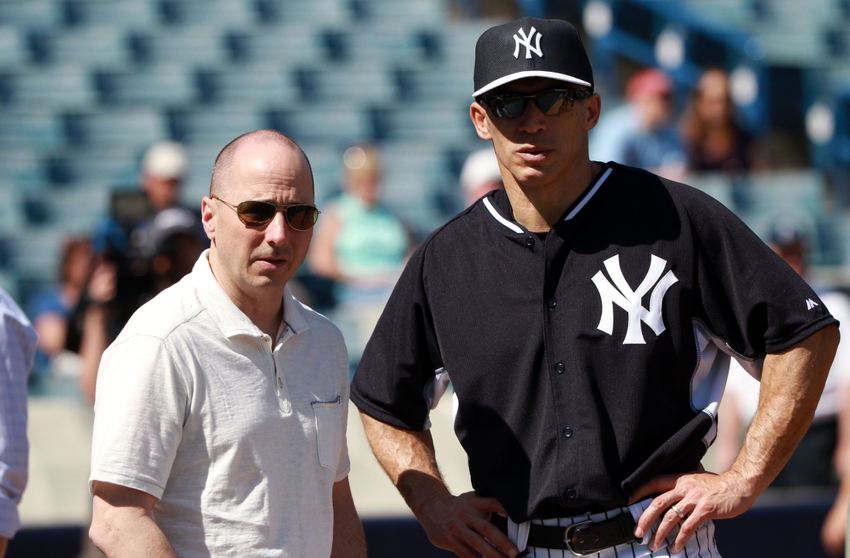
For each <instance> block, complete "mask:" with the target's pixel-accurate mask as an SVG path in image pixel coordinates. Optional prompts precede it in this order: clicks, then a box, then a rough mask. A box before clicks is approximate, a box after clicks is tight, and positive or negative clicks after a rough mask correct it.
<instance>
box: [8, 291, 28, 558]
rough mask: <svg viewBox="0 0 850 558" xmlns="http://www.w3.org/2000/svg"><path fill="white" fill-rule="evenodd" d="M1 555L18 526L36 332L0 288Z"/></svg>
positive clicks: (26, 447)
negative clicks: (28, 397)
mask: <svg viewBox="0 0 850 558" xmlns="http://www.w3.org/2000/svg"><path fill="white" fill-rule="evenodd" d="M0 315H2V318H3V319H2V322H0V558H3V556H5V555H6V546H7V545H8V542H9V539H11V538H12V537H14V536H15V533H16V532H17V531H18V529H20V528H21V519H20V516H19V515H18V504H19V503H20V501H21V497H22V496H23V493H24V488H26V485H27V478H28V459H29V444H28V442H27V377H28V376H29V373H30V371H31V370H32V366H33V361H34V359H35V350H36V334H35V330H34V329H33V328H32V325H31V324H30V321H29V319H28V318H27V317H26V316H25V315H24V313H23V311H22V310H21V309H20V308H19V307H18V305H17V304H16V303H15V301H14V300H12V297H10V296H9V294H8V293H7V292H6V291H4V290H2V289H0Z"/></svg>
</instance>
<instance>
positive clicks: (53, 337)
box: [28, 238, 92, 378]
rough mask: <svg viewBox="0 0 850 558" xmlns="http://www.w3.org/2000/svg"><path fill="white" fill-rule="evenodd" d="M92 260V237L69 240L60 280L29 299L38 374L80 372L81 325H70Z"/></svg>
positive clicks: (71, 373) (64, 249) (53, 374)
mask: <svg viewBox="0 0 850 558" xmlns="http://www.w3.org/2000/svg"><path fill="white" fill-rule="evenodd" d="M91 263H92V248H91V241H90V240H89V239H88V238H73V239H71V240H68V241H67V242H66V243H65V245H64V248H63V250H62V260H61V262H60V264H59V277H58V278H57V284H56V285H55V286H54V287H52V288H50V289H47V290H45V291H42V292H40V293H38V294H37V295H36V296H35V297H34V298H33V299H32V301H31V302H30V305H29V312H28V314H29V317H30V319H31V320H32V323H33V327H34V328H35V331H36V333H37V334H38V351H37V352H36V355H35V370H34V371H35V374H34V377H35V378H45V377H47V376H56V377H75V376H77V375H78V374H79V362H78V361H79V357H78V355H77V353H79V350H80V338H79V329H75V328H71V327H69V325H70V324H69V322H70V320H71V315H72V313H73V311H74V308H75V307H76V306H77V303H78V302H79V300H80V297H81V296H82V294H83V291H84V290H85V288H86V283H87V281H88V278H89V274H90V273H91ZM69 332H71V335H69Z"/></svg>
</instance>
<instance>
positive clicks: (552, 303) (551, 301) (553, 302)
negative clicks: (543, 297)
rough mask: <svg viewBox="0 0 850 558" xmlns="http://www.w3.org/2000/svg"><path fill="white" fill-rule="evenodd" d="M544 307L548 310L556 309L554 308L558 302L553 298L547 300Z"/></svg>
mask: <svg viewBox="0 0 850 558" xmlns="http://www.w3.org/2000/svg"><path fill="white" fill-rule="evenodd" d="M546 305H547V306H548V307H549V308H554V307H556V306H557V305H558V301H557V300H555V299H554V298H550V299H549V300H547V301H546Z"/></svg>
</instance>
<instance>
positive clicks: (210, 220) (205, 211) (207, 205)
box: [201, 196, 215, 241]
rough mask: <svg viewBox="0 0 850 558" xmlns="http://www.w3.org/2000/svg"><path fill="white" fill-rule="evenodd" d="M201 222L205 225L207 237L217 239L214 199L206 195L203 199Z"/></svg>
mask: <svg viewBox="0 0 850 558" xmlns="http://www.w3.org/2000/svg"><path fill="white" fill-rule="evenodd" d="M201 223H203V225H204V232H205V233H206V234H207V238H209V239H210V240H211V241H212V240H215V210H214V209H213V203H212V199H211V198H209V197H207V196H204V199H202V200H201Z"/></svg>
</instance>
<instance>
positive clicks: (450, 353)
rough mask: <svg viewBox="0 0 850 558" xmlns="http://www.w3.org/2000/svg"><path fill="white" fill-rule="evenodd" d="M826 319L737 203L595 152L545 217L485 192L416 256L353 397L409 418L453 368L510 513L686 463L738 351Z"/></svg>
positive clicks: (572, 500) (474, 445) (751, 363)
mask: <svg viewBox="0 0 850 558" xmlns="http://www.w3.org/2000/svg"><path fill="white" fill-rule="evenodd" d="M832 323H835V320H834V319H833V318H832V316H831V315H830V314H829V312H828V310H827V309H826V308H825V307H824V305H823V303H822V302H821V301H820V299H819V298H818V297H817V295H816V294H815V293H814V292H813V291H812V289H810V288H809V287H808V285H806V283H805V282H804V281H803V280H802V279H801V278H800V277H799V276H798V275H797V274H796V273H795V272H794V271H793V270H791V269H790V268H789V267H788V266H787V265H786V264H785V263H784V262H783V261H782V260H781V259H780V258H779V257H778V256H776V255H775V254H774V253H773V252H772V251H771V250H770V248H768V247H767V246H766V245H765V244H764V243H763V242H762V241H761V240H760V239H759V238H758V237H757V236H756V235H755V234H754V233H753V232H751V231H750V230H749V229H748V228H747V227H746V226H745V225H744V224H743V223H742V222H741V221H740V220H739V219H738V218H737V217H736V216H735V215H733V214H732V213H731V212H730V211H728V210H727V209H726V208H725V207H723V206H722V205H721V204H720V203H718V202H717V201H715V200H714V199H712V198H710V197H708V196H706V195H705V194H703V193H701V192H699V191H697V190H695V189H693V188H690V187H688V186H685V185H682V184H678V183H675V182H671V181H667V180H664V179H661V178H659V177H657V176H655V175H653V174H651V173H648V172H645V171H641V170H638V169H634V168H630V167H625V166H621V165H617V164H613V163H609V164H608V165H606V166H604V168H603V172H602V173H601V174H600V175H599V176H598V177H597V178H596V179H595V180H594V182H593V184H591V185H590V186H589V187H588V188H587V189H586V191H585V192H584V194H583V195H582V196H581V197H580V199H579V200H577V201H576V202H575V204H573V206H572V207H571V208H570V209H569V210H568V211H567V213H566V215H565V216H564V218H563V219H562V220H561V221H560V222H559V223H557V224H556V225H555V226H554V227H552V229H551V230H550V231H548V233H546V234H545V235H537V234H534V233H531V232H529V231H527V230H526V229H525V228H523V227H522V226H521V225H519V224H517V223H516V222H515V221H513V219H512V212H511V207H510V203H509V201H508V198H507V195H506V194H505V192H504V191H499V192H495V193H491V194H489V195H488V196H486V197H484V198H483V199H482V200H480V201H479V202H477V203H476V204H474V205H473V206H471V207H470V208H468V209H466V210H465V211H464V212H462V213H461V214H460V215H458V216H457V217H455V218H454V219H453V220H451V221H450V222H449V223H447V224H446V225H444V226H443V227H442V228H440V229H438V230H437V231H435V232H434V233H432V234H431V235H430V236H429V237H428V238H427V239H426V241H425V242H424V243H423V244H422V245H421V246H420V247H419V249H418V251H417V252H416V253H415V254H414V255H413V257H412V258H411V260H410V262H409V263H408V265H407V267H406V269H405V271H404V273H403V275H402V277H401V278H400V280H399V282H398V284H397V285H396V288H395V290H394V292H393V295H392V297H391V298H390V301H389V303H388V304H387V307H386V309H385V311H384V314H383V316H382V317H381V319H380V321H379V323H378V325H377V327H376V329H375V332H374V334H373V336H372V338H371V340H370V341H369V343H368V345H367V347H366V350H365V353H364V355H363V357H362V359H361V361H360V364H359V366H358V368H357V371H356V373H355V376H354V380H353V384H352V391H351V394H352V401H353V402H354V403H355V404H356V405H357V407H358V408H359V409H360V410H361V411H363V412H365V413H367V414H369V415H370V416H372V417H374V418H376V419H378V420H380V421H383V422H386V423H389V424H392V425H395V426H398V427H401V428H405V429H409V430H422V429H423V428H426V427H427V424H428V412H429V405H428V401H429V398H430V393H429V390H430V389H431V385H432V383H433V379H434V376H435V374H436V373H439V372H448V374H449V376H450V377H451V380H452V384H453V387H454V391H455V394H456V395H457V398H458V410H457V416H456V421H455V430H456V432H457V435H458V437H459V439H460V442H461V444H462V445H463V447H464V449H465V450H466V452H467V453H468V455H469V467H470V473H471V477H472V483H473V486H474V488H475V490H476V492H478V493H479V494H481V495H485V496H495V497H497V498H498V499H499V501H500V502H501V503H502V505H503V506H504V507H505V508H506V510H507V511H508V513H509V515H510V516H511V519H513V520H514V521H517V522H520V521H525V520H526V519H529V518H541V517H543V518H545V517H563V516H569V515H575V514H576V513H580V512H582V511H585V510H594V511H598V510H601V509H612V508H615V507H619V506H622V505H625V504H626V503H627V502H628V493H629V491H630V490H631V489H633V488H635V487H636V486H637V485H639V484H640V483H642V482H644V481H646V480H647V479H649V478H651V477H652V476H654V475H657V474H662V473H677V472H685V471H693V470H695V469H696V468H697V466H698V464H699V461H700V459H701V458H702V457H703V455H704V454H705V451H706V449H707V447H708V445H710V443H711V442H712V441H713V439H714V433H715V430H716V412H717V407H718V404H719V401H720V397H721V394H722V391H723V387H724V384H725V381H726V370H727V367H728V363H729V358H730V356H732V357H735V358H738V359H739V360H741V361H743V362H744V363H746V365H747V366H748V367H749V368H750V369H751V370H752V371H753V373H754V374H756V375H758V374H759V373H760V366H759V364H760V362H761V361H762V359H763V358H764V356H765V355H766V354H767V353H771V352H777V351H780V350H782V349H785V348H787V347H790V346H791V345H793V344H795V343H797V342H799V341H801V340H803V339H805V338H806V337H808V336H809V335H811V334H812V333H814V332H815V331H817V330H819V329H821V328H823V327H825V326H827V325H829V324H832Z"/></svg>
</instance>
